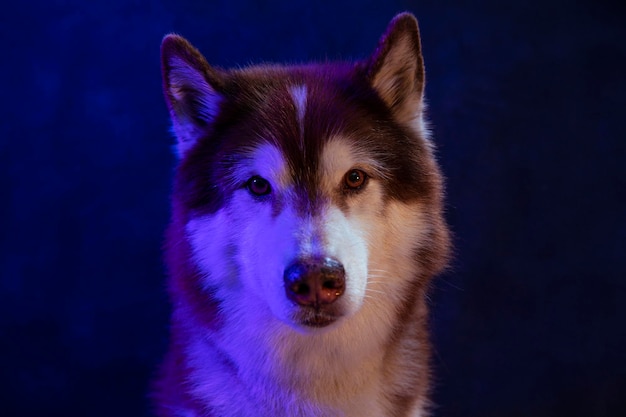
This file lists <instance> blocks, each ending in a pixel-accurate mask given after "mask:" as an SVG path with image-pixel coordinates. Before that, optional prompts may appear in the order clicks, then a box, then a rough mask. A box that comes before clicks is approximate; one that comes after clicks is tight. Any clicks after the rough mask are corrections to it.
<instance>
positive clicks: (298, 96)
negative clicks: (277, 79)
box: [289, 85, 307, 144]
mask: <svg viewBox="0 0 626 417" xmlns="http://www.w3.org/2000/svg"><path fill="white" fill-rule="evenodd" d="M289 92H290V93H291V98H293V102H294V104H295V105H296V118H297V121H298V126H299V127H300V144H304V114H305V113H306V97H307V88H306V86H305V85H295V86H292V87H291V88H290V89H289Z"/></svg>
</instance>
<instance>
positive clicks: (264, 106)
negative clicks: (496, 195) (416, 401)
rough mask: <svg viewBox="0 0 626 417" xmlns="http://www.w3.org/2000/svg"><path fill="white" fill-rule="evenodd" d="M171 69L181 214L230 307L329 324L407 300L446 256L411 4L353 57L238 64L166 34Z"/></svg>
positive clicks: (207, 280) (208, 275)
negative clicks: (213, 60) (218, 64)
mask: <svg viewBox="0 0 626 417" xmlns="http://www.w3.org/2000/svg"><path fill="white" fill-rule="evenodd" d="M162 69H163V80H164V90H165V97H166V102H167V105H168V109H169V111H170V115H171V118H172V122H173V131H174V133H175V135H176V137H177V139H178V144H177V149H178V153H179V156H180V161H179V166H178V169H177V176H176V181H175V189H174V197H173V203H174V217H175V222H174V223H175V224H176V225H178V227H180V228H181V229H184V230H183V233H182V235H183V236H184V237H183V238H181V239H182V241H184V242H183V243H181V244H183V245H188V247H189V248H190V251H189V254H188V259H185V262H189V263H191V264H192V265H193V269H194V270H196V271H197V272H198V276H199V277H200V278H199V280H200V281H201V282H200V283H199V285H200V286H201V287H202V290H203V291H206V294H210V296H211V297H213V298H214V299H215V300H214V301H215V302H216V303H217V304H218V305H219V308H220V309H221V310H229V312H230V313H233V312H234V313H238V312H239V313H240V312H241V311H240V310H241V309H249V310H250V311H251V312H252V314H256V315H258V316H259V317H266V316H267V317H274V318H277V319H279V320H280V321H282V322H284V323H287V324H289V325H291V326H292V327H295V328H297V329H301V330H302V329H304V330H310V329H312V328H320V327H328V326H330V325H332V324H333V323H335V322H337V321H340V320H342V319H345V318H348V317H351V316H353V315H355V314H356V313H357V312H358V311H359V310H361V309H362V307H363V305H364V304H371V305H376V304H377V303H378V304H379V305H381V306H382V305H385V306H388V307H389V306H392V305H394V303H397V301H398V300H397V299H398V298H401V297H402V294H403V291H406V289H407V286H410V285H417V284H415V280H418V279H419V277H420V276H422V275H424V274H422V272H423V271H424V270H426V269H429V268H430V269H433V268H434V269H436V268H437V266H436V265H439V264H441V263H442V260H441V259H438V258H437V256H435V255H434V254H435V253H436V251H435V250H433V248H432V246H433V245H437V241H438V240H439V241H441V242H443V240H445V239H444V238H443V237H441V236H438V235H437V233H439V234H440V235H441V233H443V232H442V231H439V232H438V231H437V230H438V229H441V228H442V227H441V224H440V223H441V219H440V218H439V217H438V216H439V215H440V213H439V212H440V194H441V189H440V188H441V184H440V182H441V179H440V175H439V172H438V169H437V166H436V164H435V162H434V159H433V157H432V149H431V146H430V142H429V140H428V138H427V136H428V134H427V131H426V129H425V127H424V121H423V120H424V119H423V109H424V102H423V91H424V65H423V59H422V54H421V46H420V39H419V32H418V27H417V22H416V20H415V18H414V17H413V16H412V15H410V14H401V15H399V16H397V17H396V18H395V19H394V20H393V21H392V22H391V23H390V25H389V28H388V30H387V32H386V33H385V35H384V36H383V37H382V39H381V41H380V43H379V45H378V48H377V49H376V50H375V52H374V53H373V55H372V56H371V57H370V59H368V60H365V61H362V62H359V63H356V64H350V63H324V64H313V65H303V66H289V67H285V66H255V67H249V68H244V69H237V70H228V71H227V70H223V69H219V68H215V67H212V66H210V65H209V64H208V63H207V62H206V60H205V59H204V57H203V56H202V55H201V54H200V53H199V52H198V51H197V50H196V49H195V48H194V47H193V46H192V45H191V44H190V43H189V42H187V41H186V40H185V39H183V38H181V37H180V36H177V35H168V36H167V37H165V39H164V40H163V44H162ZM441 242H440V246H442V245H443V243H441ZM439 252H441V251H439ZM429 272H432V271H429ZM391 309H392V307H389V308H388V309H387V310H389V311H391ZM383 314H384V313H383ZM389 314H391V313H389Z"/></svg>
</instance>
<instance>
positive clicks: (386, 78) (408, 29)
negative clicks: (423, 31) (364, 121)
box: [367, 13, 425, 128]
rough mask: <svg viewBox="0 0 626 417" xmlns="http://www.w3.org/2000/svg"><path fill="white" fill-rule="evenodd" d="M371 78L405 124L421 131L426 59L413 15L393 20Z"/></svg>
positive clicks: (371, 64)
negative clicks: (415, 126) (414, 126)
mask: <svg viewBox="0 0 626 417" xmlns="http://www.w3.org/2000/svg"><path fill="white" fill-rule="evenodd" d="M367 77H368V78H369V81H370V83H371V85H372V87H373V88H374V90H375V91H376V92H377V93H378V95H379V96H380V98H381V99H382V100H383V101H384V102H385V103H386V104H387V106H388V107H389V108H390V110H391V112H392V114H393V115H394V117H395V118H396V120H398V121H399V122H401V123H406V124H412V125H415V124H417V126H418V127H420V128H421V125H422V117H423V115H422V113H423V102H424V82H425V72H424V58H423V56H422V48H421V43H420V34H419V28H418V25H417V20H416V19H415V17H414V16H413V15H412V14H410V13H401V14H399V15H397V16H396V17H394V18H393V20H392V21H391V22H390V23H389V26H388V27H387V31H386V32H385V34H384V35H383V36H382V37H381V39H380V42H379V44H378V47H377V48H376V50H375V52H374V54H373V55H372V56H371V58H370V60H369V61H368V66H367Z"/></svg>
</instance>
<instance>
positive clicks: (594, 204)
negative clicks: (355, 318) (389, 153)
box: [0, 0, 626, 417]
mask: <svg viewBox="0 0 626 417" xmlns="http://www.w3.org/2000/svg"><path fill="white" fill-rule="evenodd" d="M444 3H445V4H444ZM620 3H621V5H620ZM624 4H625V3H624V2H617V1H614V2H610V1H595V2H592V1H588V2H573V1H565V0H563V1H548V0H546V1H541V0H532V1H526V2H521V1H520V2H505V1H498V0H492V1H487V0H484V1H483V0H481V1H474V2H461V1H458V2H437V1H390V0H385V1H382V0H381V1H368V0H359V1H356V0H355V1H349V2H339V1H332V2H330V1H307V0H302V1H291V2H278V1H256V2H255V1H239V2H237V1H232V0H229V1H226V0H221V1H207V0H197V1H192V0H162V1H156V0H155V1H148V0H130V1H121V0H120V1H112V0H111V1H94V2H87V1H79V0H67V1H50V0H46V1H43V0H41V1H36V0H31V1H24V2H17V1H12V2H7V3H6V4H3V6H2V8H1V11H0V44H1V49H0V80H1V82H2V88H1V89H0V94H1V100H0V278H1V281H0V404H1V405H0V415H2V416H10V417H13V416H63V417H74V416H76V417H78V416H90V417H100V416H102V417H105V416H106V417H127V416H128V417H130V416H148V415H149V405H148V404H149V403H148V401H147V400H146V392H147V386H148V383H149V380H150V377H151V374H152V373H153V371H154V369H155V366H156V365H157V363H158V362H159V360H160V358H161V356H162V354H163V353H164V350H165V346H166V340H167V320H168V314H169V306H168V302H167V299H166V296H165V292H164V281H165V276H164V271H163V264H162V260H161V255H160V245H161V242H162V235H163V230H164V228H165V226H166V224H167V221H168V216H169V206H168V205H169V201H168V194H169V189H170V179H171V175H172V169H173V165H174V163H175V160H174V157H173V154H172V152H171V145H172V143H173V140H172V138H171V136H170V135H169V133H168V128H169V122H168V116H167V112H166V109H165V105H164V103H163V100H162V95H161V90H160V89H161V82H160V73H159V57H158V53H159V43H160V40H161V38H162V36H163V35H164V34H165V33H168V32H172V31H175V32H178V33H180V34H182V35H184V36H186V37H187V38H189V39H190V40H191V41H192V42H193V43H194V44H196V45H197V46H198V47H199V48H200V49H201V50H202V51H203V53H204V54H205V55H206V56H207V58H208V60H209V61H210V62H211V63H213V64H215V65H221V66H234V65H244V64H247V63H253V62H261V61H289V62H301V61H305V60H315V59H317V60H319V59H326V58H331V59H332V58H340V57H341V58H358V57H364V56H366V55H368V54H369V53H370V52H371V51H372V50H373V48H374V46H375V45H376V42H377V40H378V37H379V36H380V34H381V33H382V32H383V30H384V29H385V27H386V25H387V23H388V21H389V20H390V19H391V17H392V16H393V15H394V14H395V13H396V12H399V11H403V10H410V11H412V12H414V13H415V14H416V16H417V17H418V19H419V22H420V26H421V31H422V36H423V48H424V53H425V59H426V65H427V72H428V82H427V97H428V100H429V103H430V107H429V110H430V119H431V121H432V127H433V130H434V134H435V141H436V143H437V144H438V147H439V153H438V155H439V159H440V161H441V163H442V165H443V168H444V171H445V173H446V176H447V178H448V205H447V216H448V219H449V221H450V223H451V225H452V228H453V230H454V233H455V246H456V259H455V262H454V265H453V267H452V268H451V270H450V271H449V272H448V273H447V274H446V275H445V276H443V277H441V278H440V279H439V280H437V282H436V284H435V288H434V292H433V297H432V305H433V320H432V327H433V331H434V336H433V339H434V342H435V345H436V355H435V357H434V364H435V366H436V375H437V379H436V385H435V391H434V398H435V401H436V403H437V405H438V408H437V409H436V416H437V417H440V416H441V417H444V416H446V417H456V416H458V417H461V416H463V417H467V416H477V417H478V416H480V417H484V416H494V417H515V416H533V417H542V416H546V417H547V416H550V417H554V416H567V417H573V416H585V417H596V416H597V417H600V416H618V415H626V414H624V413H626V395H625V393H626V354H625V352H626V260H625V258H626V256H625V255H626V250H625V247H626V219H625V217H626V129H625V125H626V120H625V119H626V113H625V110H626V100H625V97H626V82H625V80H624V78H625V75H626V24H625V23H624V22H625V21H626V6H624Z"/></svg>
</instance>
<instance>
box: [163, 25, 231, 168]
mask: <svg viewBox="0 0 626 417" xmlns="http://www.w3.org/2000/svg"><path fill="white" fill-rule="evenodd" d="M161 71H162V74H163V90H164V93H165V101H166V102H167V107H168V110H169V112H170V117H171V118H172V129H173V131H174V134H175V135H176V138H177V139H178V155H179V156H180V157H182V156H183V155H184V154H185V152H186V151H187V150H189V148H191V147H192V146H193V144H194V143H195V142H196V141H197V140H198V139H199V138H200V137H201V136H202V135H204V134H206V132H207V129H208V128H210V125H211V123H212V122H213V121H214V120H215V118H216V116H217V114H218V111H219V105H220V102H221V101H222V96H221V95H220V93H219V92H218V89H219V88H220V85H221V82H220V76H219V73H218V72H217V71H216V70H214V69H213V68H211V67H210V66H209V64H208V63H207V62H206V60H205V59H204V57H203V56H202V54H201V53H200V52H199V51H198V50H197V49H196V48H194V47H193V46H192V45H191V44H190V43H189V42H188V41H187V40H186V39H185V38H183V37H182V36H178V35H174V34H170V35H167V36H165V38H163V42H162V43H161Z"/></svg>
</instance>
